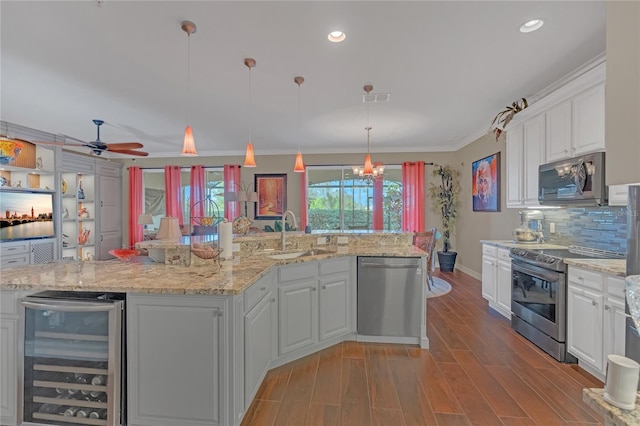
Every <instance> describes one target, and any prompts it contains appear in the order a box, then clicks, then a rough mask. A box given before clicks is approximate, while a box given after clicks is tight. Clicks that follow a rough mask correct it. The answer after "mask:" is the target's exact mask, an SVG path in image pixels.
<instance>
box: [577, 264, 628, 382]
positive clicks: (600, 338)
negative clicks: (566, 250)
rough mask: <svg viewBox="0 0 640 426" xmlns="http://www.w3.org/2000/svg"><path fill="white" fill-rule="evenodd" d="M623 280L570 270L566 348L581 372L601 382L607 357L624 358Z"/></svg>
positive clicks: (586, 271)
mask: <svg viewBox="0 0 640 426" xmlns="http://www.w3.org/2000/svg"><path fill="white" fill-rule="evenodd" d="M625 318H626V316H625V314H624V280H623V279H622V278H618V277H614V276H610V275H606V274H601V273H599V272H594V271H588V270H585V269H582V268H577V267H574V266H570V267H569V273H568V290H567V346H568V351H569V353H571V354H572V355H574V356H575V357H576V358H578V363H579V364H580V366H581V367H582V368H584V369H585V370H587V371H588V372H590V373H591V374H593V375H594V376H595V377H597V378H599V379H600V380H604V378H605V373H606V359H607V355H609V354H617V355H624V350H625V349H624V346H625Z"/></svg>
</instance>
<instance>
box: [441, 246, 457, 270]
mask: <svg viewBox="0 0 640 426" xmlns="http://www.w3.org/2000/svg"><path fill="white" fill-rule="evenodd" d="M456 256H458V253H457V252H455V251H439V252H438V264H439V265H440V271H442V272H453V269H454V268H455V265H456Z"/></svg>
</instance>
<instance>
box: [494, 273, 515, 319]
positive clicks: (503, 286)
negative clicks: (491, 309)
mask: <svg viewBox="0 0 640 426" xmlns="http://www.w3.org/2000/svg"><path fill="white" fill-rule="evenodd" d="M497 281H498V287H497V291H496V303H497V304H498V308H499V309H500V310H501V312H500V313H501V314H502V315H504V316H506V317H507V318H509V319H510V318H511V286H512V284H511V262H505V261H502V260H499V261H498V280H497Z"/></svg>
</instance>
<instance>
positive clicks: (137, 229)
mask: <svg viewBox="0 0 640 426" xmlns="http://www.w3.org/2000/svg"><path fill="white" fill-rule="evenodd" d="M142 213H144V194H143V193H142V169H140V167H129V247H131V248H133V247H134V246H135V245H136V243H137V242H138V241H144V225H138V217H139V216H140V215H141V214H142Z"/></svg>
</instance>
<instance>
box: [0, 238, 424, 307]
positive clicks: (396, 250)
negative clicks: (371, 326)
mask: <svg viewBox="0 0 640 426" xmlns="http://www.w3.org/2000/svg"><path fill="white" fill-rule="evenodd" d="M327 249H329V250H331V249H332V250H333V251H331V252H329V253H325V254H320V255H316V256H304V257H297V258H294V259H286V260H274V259H271V258H269V257H267V255H268V253H266V254H261V255H250V256H235V257H234V258H233V259H229V260H223V261H222V262H221V266H220V267H218V266H217V264H216V263H215V262H214V261H211V262H210V263H209V264H204V265H198V266H194V265H191V266H179V265H166V264H162V263H155V262H153V261H152V260H151V259H149V258H148V257H147V256H138V257H136V258H133V259H132V260H131V261H120V260H106V261H71V262H70V261H62V262H54V263H47V264H42V265H31V266H21V267H16V268H6V269H3V270H2V275H1V277H0V289H2V290H83V291H108V292H126V293H173V294H216V295H233V294H239V293H242V292H243V291H244V290H245V289H246V288H247V287H249V286H250V285H251V284H253V283H254V282H256V281H257V280H258V279H260V278H261V277H262V276H264V275H265V274H266V273H267V272H268V271H269V270H270V269H271V268H273V267H275V266H277V265H284V264H291V263H303V262H311V261H316V260H322V259H330V258H335V257H343V256H389V257H423V256H426V253H425V252H424V251H422V250H420V249H418V248H416V247H414V246H407V245H402V246H400V245H378V246H375V245H373V246H370V247H354V248H352V247H348V246H344V247H342V246H338V247H332V248H329V247H327ZM292 251H293V250H292Z"/></svg>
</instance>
